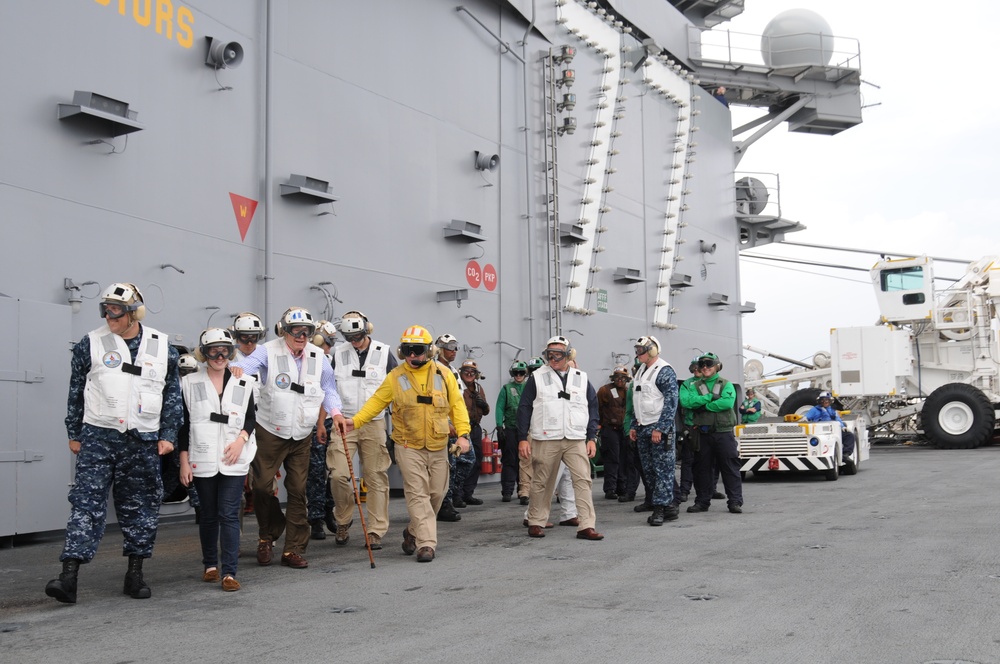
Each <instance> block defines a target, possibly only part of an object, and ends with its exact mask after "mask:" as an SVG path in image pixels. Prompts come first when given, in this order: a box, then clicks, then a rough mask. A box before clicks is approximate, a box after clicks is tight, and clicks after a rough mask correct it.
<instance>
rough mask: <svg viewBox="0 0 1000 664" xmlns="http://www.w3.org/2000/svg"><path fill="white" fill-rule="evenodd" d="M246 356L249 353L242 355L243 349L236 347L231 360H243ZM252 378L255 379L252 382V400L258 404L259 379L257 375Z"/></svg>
mask: <svg viewBox="0 0 1000 664" xmlns="http://www.w3.org/2000/svg"><path fill="white" fill-rule="evenodd" d="M247 357H249V355H244V354H243V351H241V350H240V349H239V348H237V349H236V357H234V358H233V362H242V361H243V360H245V359H247ZM254 379H255V380H254V383H253V402H254V404H256V405H259V404H260V380H259V379H258V377H257V376H254Z"/></svg>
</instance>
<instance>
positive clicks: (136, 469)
mask: <svg viewBox="0 0 1000 664" xmlns="http://www.w3.org/2000/svg"><path fill="white" fill-rule="evenodd" d="M99 306H100V312H101V317H102V318H104V319H105V325H103V326H102V327H100V328H98V329H96V330H94V331H92V332H90V333H89V334H88V335H87V336H85V337H84V338H83V339H81V340H80V342H79V343H77V344H76V346H74V348H73V358H72V363H71V367H72V375H71V377H70V385H69V400H68V412H67V415H66V431H67V433H68V435H69V449H70V451H71V452H72V453H73V454H75V455H77V459H76V481H75V483H74V484H73V486H72V488H70V491H69V502H70V504H71V505H72V509H71V511H70V517H69V522H68V523H67V524H66V543H65V546H64V547H63V552H62V555H61V556H60V557H59V559H60V560H61V561H62V567H63V569H62V573H61V574H60V575H59V577H58V578H56V579H53V580H52V581H49V583H48V584H47V585H46V586H45V594H46V595H48V596H49V597H54V598H55V599H57V600H59V601H60V602H65V603H68V604H73V603H76V592H77V573H78V570H79V567H80V565H81V564H83V563H88V562H90V561H91V560H92V559H93V558H94V554H95V553H96V552H97V547H98V545H99V544H100V542H101V538H102V537H103V536H104V526H105V519H106V516H107V503H108V490H109V489H112V487H113V492H112V496H113V497H114V502H115V511H116V512H117V514H118V523H119V525H120V526H121V531H122V536H123V538H124V540H125V541H124V545H123V547H122V548H123V554H124V555H126V556H128V572H127V573H126V574H125V586H124V593H125V594H126V595H130V596H132V597H134V598H136V599H146V598H148V597H150V595H151V594H152V592H151V591H150V588H149V586H148V585H147V584H146V582H145V581H144V580H143V578H142V562H143V560H144V559H146V558H149V557H150V556H152V555H153V543H154V542H155V540H156V528H157V525H158V524H159V508H160V499H161V498H162V495H163V484H162V480H161V477H160V456H161V455H164V454H169V453H170V452H172V451H173V449H174V442H175V441H176V440H177V431H178V429H179V428H180V426H181V424H182V423H183V420H184V406H183V402H182V398H181V390H180V377H179V375H178V371H177V360H178V354H177V350H176V349H175V348H173V347H171V346H170V345H169V343H168V341H167V335H165V334H163V333H162V332H158V331H156V330H154V329H153V328H151V327H148V326H143V325H140V323H139V321H141V320H142V319H143V317H144V316H145V314H146V308H145V306H143V300H142V294H141V293H140V292H139V289H138V288H136V287H135V286H134V285H132V284H128V283H115V284H112V285H111V286H109V287H108V288H107V289H105V291H104V292H103V293H102V294H101V301H100V303H99Z"/></svg>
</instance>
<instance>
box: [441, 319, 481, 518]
mask: <svg viewBox="0 0 1000 664" xmlns="http://www.w3.org/2000/svg"><path fill="white" fill-rule="evenodd" d="M434 345H435V346H437V348H438V351H440V354H439V355H438V357H437V361H438V362H439V363H440V364H443V365H444V366H445V367H447V368H448V370H449V371H451V373H452V375H454V376H455V381H456V382H457V383H458V384H459V385H461V384H462V378H461V376H460V375H459V373H458V369H456V368H455V367H453V366H452V364H451V363H452V362H454V361H455V358H456V357H457V356H458V339H456V338H455V336H454V335H451V334H442V335H441V336H440V337H438V338H437V339H436V340H435V341H434ZM448 427H449V432H448V443H447V445H448V448H447V449H449V450H451V449H453V448H454V445H455V443H456V441H458V434H457V433H456V432H455V427H454V425H452V424H451V422H450V421H449V424H448ZM475 463H476V450H475V446H471V445H470V447H469V450H468V451H467V452H463V453H461V454H458V455H455V454H452V453H451V452H449V453H448V464H449V466H450V467H451V470H450V473H449V475H448V491H447V492H446V493H445V495H444V500H443V501H442V502H441V509H439V510H438V514H437V520H438V521H460V520H461V519H462V515H461V514H459V513H458V512H457V511H456V510H455V508H456V507H459V508H464V507H465V506H466V502H465V500H464V499H463V493H464V487H465V480H466V478H467V477H468V476H469V473H470V472H471V471H472V467H473V466H474V465H475ZM476 500H477V501H478V500H479V499H478V498H477V499H476ZM479 504H482V503H481V502H480V503H479Z"/></svg>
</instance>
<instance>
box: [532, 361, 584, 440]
mask: <svg viewBox="0 0 1000 664" xmlns="http://www.w3.org/2000/svg"><path fill="white" fill-rule="evenodd" d="M532 376H533V377H534V379H535V390H536V395H535V401H534V404H532V411H531V427H530V432H531V438H532V440H561V439H563V438H567V439H569V440H583V439H585V438H586V437H587V423H588V422H589V421H590V408H589V406H588V403H587V385H588V382H587V374H585V373H584V372H582V371H580V370H579V369H570V370H569V372H568V373H567V374H566V389H565V390H564V389H563V385H562V379H561V378H560V377H559V374H558V373H556V372H555V371H553V370H552V368H551V367H549V366H543V367H540V368H539V369H538V370H537V371H535V373H533V374H532Z"/></svg>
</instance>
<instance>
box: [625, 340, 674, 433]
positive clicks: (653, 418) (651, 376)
mask: <svg viewBox="0 0 1000 664" xmlns="http://www.w3.org/2000/svg"><path fill="white" fill-rule="evenodd" d="M669 366H670V365H669V364H668V363H667V361H666V360H664V359H663V358H662V357H658V358H656V361H655V362H653V364H652V365H650V366H648V367H647V366H645V365H643V366H642V368H641V369H639V374H638V375H637V376H636V377H635V387H634V388H633V391H632V407H633V409H634V410H635V419H636V421H637V422H638V423H639V424H641V425H643V426H646V425H649V424H656V423H657V422H659V420H660V414H662V413H663V392H660V388H658V387H657V386H656V377H657V376H659V375H660V370H661V369H663V367H669Z"/></svg>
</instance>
